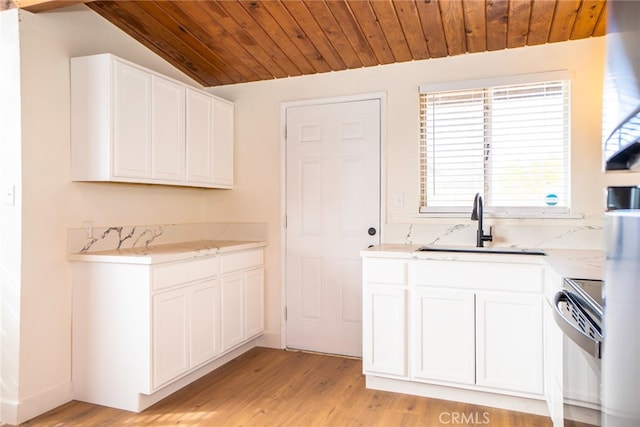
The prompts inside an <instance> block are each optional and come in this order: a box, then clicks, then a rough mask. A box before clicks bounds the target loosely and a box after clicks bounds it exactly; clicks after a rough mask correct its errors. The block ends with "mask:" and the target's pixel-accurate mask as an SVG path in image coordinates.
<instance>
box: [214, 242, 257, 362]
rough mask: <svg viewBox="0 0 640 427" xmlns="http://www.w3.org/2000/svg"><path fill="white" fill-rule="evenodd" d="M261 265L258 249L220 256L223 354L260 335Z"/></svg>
mask: <svg viewBox="0 0 640 427" xmlns="http://www.w3.org/2000/svg"><path fill="white" fill-rule="evenodd" d="M263 262H264V261H263V254H262V249H254V250H250V251H244V252H238V253H232V254H223V255H221V256H220V266H221V273H222V279H221V285H220V287H221V292H220V294H221V301H222V307H221V310H222V332H221V333H222V350H223V351H226V350H229V349H231V348H233V347H235V346H237V345H238V344H240V343H242V342H243V341H245V340H247V339H250V338H252V337H254V336H256V335H258V334H260V333H262V332H263V331H264V269H263V268H262V264H263Z"/></svg>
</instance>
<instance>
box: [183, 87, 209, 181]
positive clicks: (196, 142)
mask: <svg viewBox="0 0 640 427" xmlns="http://www.w3.org/2000/svg"><path fill="white" fill-rule="evenodd" d="M186 96H187V117H186V129H187V132H186V146H187V149H186V156H187V162H186V180H187V181H188V182H192V183H200V184H210V183H212V182H213V145H212V142H213V114H214V112H213V97H211V96H210V95H208V94H206V93H202V92H199V91H196V90H193V89H190V88H187V94H186Z"/></svg>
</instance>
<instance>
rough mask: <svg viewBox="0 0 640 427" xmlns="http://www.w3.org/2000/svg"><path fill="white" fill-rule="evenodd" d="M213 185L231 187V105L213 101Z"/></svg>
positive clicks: (232, 124) (232, 109)
mask: <svg viewBox="0 0 640 427" xmlns="http://www.w3.org/2000/svg"><path fill="white" fill-rule="evenodd" d="M213 106H214V112H213V118H214V122H213V123H214V124H213V183H214V184H216V185H219V186H222V187H231V186H232V185H233V137H234V129H233V127H234V116H233V114H234V108H233V104H232V103H230V102H227V101H223V100H220V99H214V103H213Z"/></svg>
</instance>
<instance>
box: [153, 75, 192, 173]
mask: <svg viewBox="0 0 640 427" xmlns="http://www.w3.org/2000/svg"><path fill="white" fill-rule="evenodd" d="M152 88H153V91H152V100H153V103H152V111H153V114H152V128H151V132H152V150H151V151H152V165H151V167H152V170H151V175H152V177H153V178H154V179H159V180H167V181H175V182H181V181H183V180H184V152H185V147H184V139H185V129H184V109H185V107H184V86H183V85H181V84H179V83H176V82H173V81H171V80H167V79H163V78H162V77H158V76H153V87H152Z"/></svg>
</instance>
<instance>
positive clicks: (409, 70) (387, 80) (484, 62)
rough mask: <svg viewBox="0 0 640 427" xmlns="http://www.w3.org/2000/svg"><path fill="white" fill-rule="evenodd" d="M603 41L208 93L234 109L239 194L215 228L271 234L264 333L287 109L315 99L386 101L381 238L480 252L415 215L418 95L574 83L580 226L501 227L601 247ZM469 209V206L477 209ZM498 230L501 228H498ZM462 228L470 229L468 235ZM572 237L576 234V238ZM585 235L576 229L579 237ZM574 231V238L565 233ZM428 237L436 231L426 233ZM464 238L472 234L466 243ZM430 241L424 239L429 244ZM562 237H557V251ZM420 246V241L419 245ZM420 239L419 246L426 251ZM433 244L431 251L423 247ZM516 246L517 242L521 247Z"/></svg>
mask: <svg viewBox="0 0 640 427" xmlns="http://www.w3.org/2000/svg"><path fill="white" fill-rule="evenodd" d="M603 63H604V38H595V39H587V40H579V41H572V42H567V43H558V44H549V45H543V46H535V47H527V48H522V49H514V50H503V51H496V52H488V53H476V54H469V55H463V56H457V57H451V58H442V59H432V60H426V61H415V62H410V63H403V64H393V65H385V66H379V67H373V68H366V69H358V70H349V71H341V72H333V73H327V74H318V75H313V76H306V77H295V78H289V79H281V80H272V81H264V82H254V83H246V84H238V85H228V86H223V87H217V88H211V89H210V91H211V92H213V93H215V94H217V95H220V96H222V97H224V98H227V99H230V100H232V101H234V102H235V106H236V180H237V182H238V187H239V189H238V190H237V191H232V192H229V193H225V194H222V195H216V197H215V199H214V198H211V199H208V201H207V203H208V205H207V220H208V221H230V220H237V221H246V222H252V221H255V222H258V221H264V222H267V223H268V224H269V247H268V248H267V274H268V276H267V278H268V280H267V285H268V289H267V293H266V301H267V307H266V316H267V319H266V327H267V330H268V332H270V333H272V334H279V333H280V323H281V322H280V319H281V298H282V295H281V272H280V262H281V261H280V255H281V250H282V241H281V223H282V221H281V218H282V214H283V212H281V208H280V206H281V200H282V197H283V195H282V194H281V191H280V190H281V183H280V179H281V167H282V165H281V162H282V154H281V145H282V139H281V137H282V136H281V135H282V128H281V124H282V122H281V119H282V118H281V117H280V107H281V103H283V102H287V101H297V100H303V99H312V98H325V97H336V96H345V95H353V94H361V93H372V92H386V99H387V104H386V116H385V117H383V122H384V125H385V128H386V135H385V146H386V152H385V155H384V156H383V157H384V161H385V169H386V170H385V174H384V177H383V180H384V187H386V193H385V195H384V196H383V198H384V201H383V203H384V208H385V210H386V218H385V225H384V228H383V233H384V234H383V236H384V237H383V238H384V240H385V241H387V242H389V241H400V242H403V241H404V240H403V239H404V237H405V236H406V234H407V230H408V229H409V226H410V225H412V224H413V225H416V226H418V227H415V228H420V227H423V228H425V227H427V228H428V227H431V228H433V229H435V230H436V232H437V233H444V232H446V230H447V229H448V227H450V226H451V224H456V223H458V222H460V221H464V222H465V224H464V227H467V228H466V229H465V230H464V233H463V237H464V238H468V241H469V242H475V237H474V236H475V230H473V227H472V226H471V227H470V226H469V225H470V221H469V219H468V218H465V219H463V220H461V219H460V218H435V219H426V218H421V217H419V216H418V215H417V212H418V203H419V181H418V176H419V164H418V141H419V124H418V113H419V112H418V108H419V106H418V85H420V84H422V83H435V82H446V81H455V80H466V79H480V78H489V77H497V76H507V75H514V74H526V73H533V72H543V71H550V70H563V69H567V70H570V71H571V73H572V79H573V82H572V91H573V102H572V119H573V127H572V180H573V200H572V207H573V213H574V214H576V215H578V216H579V219H570V220H567V219H563V220H524V221H523V220H511V221H502V222H501V223H500V224H499V225H500V227H498V230H499V231H500V233H502V236H501V238H502V242H503V243H513V242H508V240H509V239H511V240H514V239H516V240H517V239H519V238H522V237H523V236H522V233H519V232H518V231H519V230H520V229H526V233H525V234H526V235H527V236H524V237H531V236H536V235H537V234H538V233H539V232H540V231H542V230H554V228H553V227H556V228H557V229H556V230H555V233H560V234H561V235H564V234H567V235H568V234H571V235H574V236H575V230H578V229H580V230H582V231H584V234H583V235H581V237H580V238H579V239H578V241H577V242H576V239H573V240H572V241H571V242H567V241H566V239H565V241H564V242H563V243H562V244H565V245H566V244H570V245H586V247H587V248H593V247H596V248H597V247H599V245H600V243H601V239H600V233H601V230H600V227H601V222H602V191H601V189H602V185H603V183H602V180H603V174H602V173H601V172H600V158H601V155H600V134H601V132H600V118H601V108H602V107H601V93H602V76H603ZM395 192H400V193H403V194H404V201H405V206H404V208H394V207H393V204H392V202H391V198H390V197H387V195H391V194H393V193H395ZM470 209H471V201H470ZM493 224H494V225H496V223H495V222H494V223H493ZM464 227H463V228H464ZM568 227H569V228H568ZM576 227H577V228H576ZM566 230H569V231H566ZM427 231H429V230H427ZM465 233H466V234H465ZM428 234H429V233H427V232H426V231H425V233H423V236H425V238H426V237H427V236H428ZM554 238H555V235H551V236H550V237H549V240H550V241H554ZM415 239H420V237H415ZM415 239H414V243H420V242H419V241H416V240H415ZM423 243H427V242H423ZM516 243H517V242H516Z"/></svg>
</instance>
